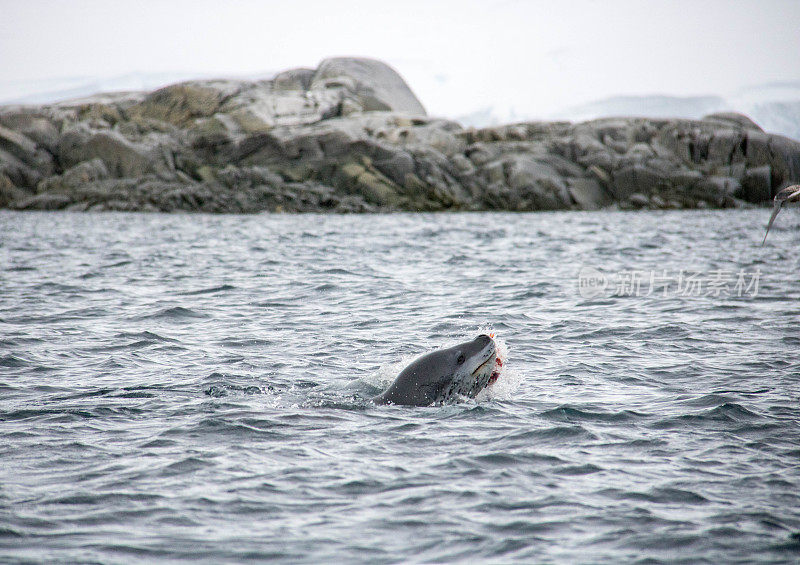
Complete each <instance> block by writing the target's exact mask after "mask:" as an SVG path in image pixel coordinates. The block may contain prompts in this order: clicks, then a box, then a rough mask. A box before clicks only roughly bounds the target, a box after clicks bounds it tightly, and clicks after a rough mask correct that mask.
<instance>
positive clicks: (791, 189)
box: [761, 184, 800, 245]
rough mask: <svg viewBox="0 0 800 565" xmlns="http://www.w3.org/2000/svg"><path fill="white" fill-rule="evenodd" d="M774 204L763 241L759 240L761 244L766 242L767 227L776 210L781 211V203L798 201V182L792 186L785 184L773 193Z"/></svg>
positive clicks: (773, 219)
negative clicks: (785, 185)
mask: <svg viewBox="0 0 800 565" xmlns="http://www.w3.org/2000/svg"><path fill="white" fill-rule="evenodd" d="M774 202H775V204H774V205H773V208H772V215H771V216H770V217H769V223H768V224H767V233H765V234H764V241H762V242H761V245H764V244H765V243H766V242H767V236H768V235H769V228H771V227H772V222H774V221H775V216H777V215H778V212H780V211H781V208H783V205H784V204H786V203H787V202H800V184H793V185H792V186H787V187H786V188H784V189H783V190H781V191H780V192H778V194H776V195H775V199H774Z"/></svg>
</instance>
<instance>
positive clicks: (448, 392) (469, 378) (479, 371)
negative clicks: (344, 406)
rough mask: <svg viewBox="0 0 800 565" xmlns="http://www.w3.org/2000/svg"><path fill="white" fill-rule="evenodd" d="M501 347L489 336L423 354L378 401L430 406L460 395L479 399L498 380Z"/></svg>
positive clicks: (480, 336) (481, 336)
mask: <svg viewBox="0 0 800 565" xmlns="http://www.w3.org/2000/svg"><path fill="white" fill-rule="evenodd" d="M497 361H498V359H497V347H496V346H495V343H494V340H493V339H492V338H491V337H489V336H488V335H479V336H478V337H476V338H475V339H473V340H472V341H468V342H466V343H461V344H459V345H456V346H454V347H449V348H447V349H440V350H438V351H434V352H432V353H428V354H427V355H423V356H422V357H420V358H419V359H417V360H416V361H414V362H413V363H411V364H410V365H409V366H408V367H406V368H405V369H403V371H402V372H401V373H400V374H399V375H398V377H397V379H396V380H395V381H394V383H393V384H392V386H390V387H389V389H388V390H387V391H386V392H384V393H383V394H381V395H380V396H378V397H376V398H375V401H376V402H378V403H382V404H387V403H392V404H406V405H411V406H427V405H429V404H436V403H444V402H448V401H450V400H453V399H456V398H458V397H459V396H464V397H469V398H475V396H477V394H478V393H479V392H480V391H481V390H483V389H484V388H485V387H486V386H487V385H488V384H490V381H492V379H493V378H494V380H496V379H497V367H498V363H497Z"/></svg>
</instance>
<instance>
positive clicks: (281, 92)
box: [0, 59, 800, 212]
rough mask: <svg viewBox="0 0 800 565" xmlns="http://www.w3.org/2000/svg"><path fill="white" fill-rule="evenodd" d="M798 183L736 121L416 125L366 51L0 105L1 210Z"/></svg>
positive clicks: (640, 195) (416, 106)
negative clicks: (311, 64)
mask: <svg viewBox="0 0 800 565" xmlns="http://www.w3.org/2000/svg"><path fill="white" fill-rule="evenodd" d="M798 177H800V143H797V142H794V141H792V140H789V139H787V138H782V137H780V136H774V135H770V134H767V133H765V132H763V131H761V130H760V129H759V128H758V127H757V126H756V125H755V124H753V123H752V122H750V121H749V120H748V119H747V118H744V117H742V116H734V115H727V114H721V115H712V116H708V117H706V118H704V119H703V120H682V119H676V120H666V119H648V118H624V117H619V118H607V119H600V120H593V121H589V122H584V123H579V124H570V123H568V122H530V123H515V124H509V125H503V126H494V127H489V128H481V129H472V128H469V129H464V128H462V127H461V126H460V125H459V124H458V123H456V122H452V121H449V120H442V119H436V118H430V117H427V116H425V111H424V109H423V108H422V105H421V104H420V103H419V100H417V98H416V97H415V96H414V94H413V93H412V91H411V90H410V89H409V88H408V86H407V85H406V84H405V83H404V82H403V81H402V79H401V78H400V77H399V76H398V75H397V73H396V72H395V71H394V70H392V69H391V68H390V67H388V66H387V65H385V64H383V63H380V62H378V61H373V60H370V59H328V60H326V61H323V62H322V63H321V64H320V66H319V67H318V68H317V69H294V70H290V71H286V72H283V73H280V74H278V75H276V76H275V77H274V78H273V79H270V80H258V81H233V80H210V81H189V82H184V83H181V84H177V85H172V86H168V87H166V88H162V89H159V90H157V91H155V92H151V93H112V94H103V95H98V96H92V97H88V98H84V99H81V100H71V101H67V102H62V103H58V104H51V105H47V106H41V107H22V106H13V107H6V108H0V207H2V206H17V205H22V204H24V207H39V208H48V207H49V208H56V207H60V206H62V205H64V206H67V207H68V208H69V209H74V210H83V209H86V210H96V209H114V210H144V211H147V210H150V211H154V210H159V211H181V210H183V211H189V210H191V211H195V210H196V211H204V212H258V211H262V210H270V211H277V212H280V211H285V212H289V211H291V212H304V211H313V210H318V211H336V212H364V211H376V210H395V209H403V210H448V209H450V210H457V209H468V210H479V209H508V210H542V209H569V208H580V209H597V208H602V207H605V206H615V205H616V206H620V207H627V208H631V207H653V208H665V207H681V206H684V207H697V206H703V205H707V206H712V207H726V206H731V205H741V204H742V203H743V202H744V201H745V200H747V201H750V202H754V203H759V202H766V201H768V200H769V199H770V198H771V197H772V193H773V192H774V191H775V190H776V189H777V188H779V187H780V186H782V185H784V184H786V183H788V182H798V181H800V178H798ZM34 191H36V192H37V193H38V194H37V195H36V198H33V196H34ZM39 197H41V198H39Z"/></svg>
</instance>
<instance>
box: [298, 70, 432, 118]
mask: <svg viewBox="0 0 800 565" xmlns="http://www.w3.org/2000/svg"><path fill="white" fill-rule="evenodd" d="M340 85H341V86H342V87H343V88H348V89H350V90H352V91H354V93H355V95H356V100H357V102H358V103H359V104H360V105H361V108H362V109H363V110H364V111H366V112H368V111H372V110H383V111H386V110H393V111H395V112H405V113H408V114H412V115H419V116H424V115H425V109H424V108H423V107H422V104H420V102H419V100H418V99H417V97H416V96H414V93H413V92H411V89H410V88H409V87H408V85H406V83H405V81H404V80H403V79H402V78H401V77H400V75H398V74H397V72H396V71H395V70H394V69H392V68H391V67H390V66H389V65H387V64H386V63H382V62H381V61H376V60H374V59H354V58H335V59H326V60H324V61H322V63H320V65H319V67H317V72H316V73H315V74H314V78H313V79H312V81H311V87H310V90H314V89H315V88H320V87H321V88H326V89H327V88H332V87H333V88H335V87H339V86H340Z"/></svg>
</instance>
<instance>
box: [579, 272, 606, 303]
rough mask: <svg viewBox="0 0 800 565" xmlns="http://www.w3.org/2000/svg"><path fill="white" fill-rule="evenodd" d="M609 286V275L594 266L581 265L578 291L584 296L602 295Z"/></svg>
mask: <svg viewBox="0 0 800 565" xmlns="http://www.w3.org/2000/svg"><path fill="white" fill-rule="evenodd" d="M606 288H608V277H606V276H605V275H604V274H603V273H601V272H600V271H598V270H597V269H595V268H594V267H581V270H580V271H579V272H578V293H579V294H580V295H581V296H582V297H583V298H594V297H595V296H600V295H601V294H603V293H604V292H605V291H606Z"/></svg>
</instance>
